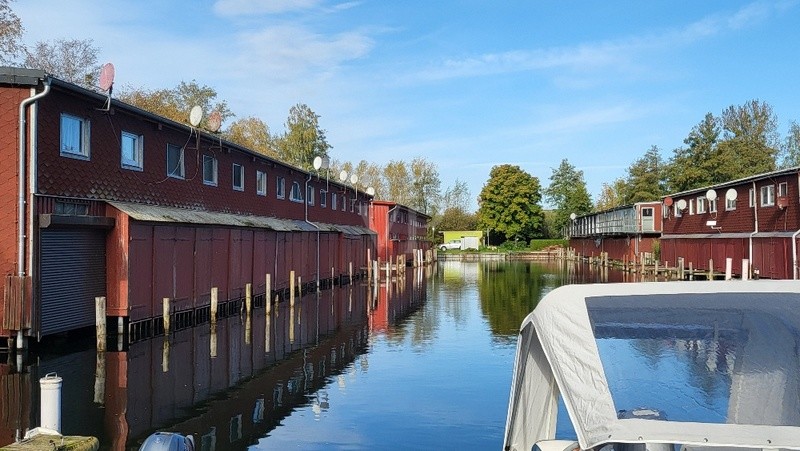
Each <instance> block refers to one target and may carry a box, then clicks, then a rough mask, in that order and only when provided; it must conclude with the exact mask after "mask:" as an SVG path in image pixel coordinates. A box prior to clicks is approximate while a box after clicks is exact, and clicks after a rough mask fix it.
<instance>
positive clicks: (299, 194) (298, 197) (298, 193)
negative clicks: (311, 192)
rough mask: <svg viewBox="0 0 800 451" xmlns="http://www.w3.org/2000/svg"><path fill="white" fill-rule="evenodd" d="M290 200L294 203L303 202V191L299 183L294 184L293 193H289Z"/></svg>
mask: <svg viewBox="0 0 800 451" xmlns="http://www.w3.org/2000/svg"><path fill="white" fill-rule="evenodd" d="M289 199H290V200H292V201H293V202H302V201H303V191H302V190H301V189H300V183H299V182H292V192H291V193H289Z"/></svg>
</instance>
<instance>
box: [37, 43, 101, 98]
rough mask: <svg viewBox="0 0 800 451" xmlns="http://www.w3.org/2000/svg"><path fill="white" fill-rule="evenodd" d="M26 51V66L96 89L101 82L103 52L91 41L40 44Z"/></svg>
mask: <svg viewBox="0 0 800 451" xmlns="http://www.w3.org/2000/svg"><path fill="white" fill-rule="evenodd" d="M24 52H25V61H24V62H23V64H24V65H25V67H28V68H31V69H40V70H43V71H45V72H47V73H48V74H52V75H55V76H56V77H58V78H60V79H62V80H65V81H68V82H70V83H75V84H76V85H81V86H83V87H85V88H88V89H94V88H95V86H96V85H97V83H98V82H99V80H98V78H99V75H100V65H99V64H98V63H97V53H98V52H99V49H98V48H97V47H95V46H94V42H93V41H92V40H91V39H56V40H54V41H39V42H37V43H36V44H35V45H34V46H33V48H32V49H27V48H26V49H25V50H24Z"/></svg>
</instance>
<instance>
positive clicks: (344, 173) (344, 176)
mask: <svg viewBox="0 0 800 451" xmlns="http://www.w3.org/2000/svg"><path fill="white" fill-rule="evenodd" d="M339 180H341V181H342V182H344V181H347V171H342V172H340V173H339Z"/></svg>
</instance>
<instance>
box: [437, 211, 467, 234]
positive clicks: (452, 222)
mask: <svg viewBox="0 0 800 451" xmlns="http://www.w3.org/2000/svg"><path fill="white" fill-rule="evenodd" d="M432 224H433V225H434V226H435V227H436V229H437V230H441V231H445V230H476V229H477V228H478V217H477V216H476V215H475V214H474V213H467V212H465V211H464V210H461V209H460V208H447V209H445V210H444V212H442V214H441V215H439V216H437V217H436V220H435V221H432Z"/></svg>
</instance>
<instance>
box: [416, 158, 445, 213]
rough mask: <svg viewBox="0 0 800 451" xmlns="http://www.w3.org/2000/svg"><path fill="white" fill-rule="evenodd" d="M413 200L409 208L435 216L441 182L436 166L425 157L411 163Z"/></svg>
mask: <svg viewBox="0 0 800 451" xmlns="http://www.w3.org/2000/svg"><path fill="white" fill-rule="evenodd" d="M410 175H411V186H410V188H411V198H410V199H409V200H410V203H409V204H408V206H409V207H411V208H413V209H415V210H417V211H420V212H422V213H425V214H427V215H430V214H433V213H434V212H435V210H436V209H437V208H438V205H439V189H440V187H441V184H442V182H441V180H440V179H439V171H438V170H437V169H436V164H435V163H432V162H430V161H428V160H426V159H425V158H423V157H416V158H414V159H413V160H412V161H411V171H410Z"/></svg>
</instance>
